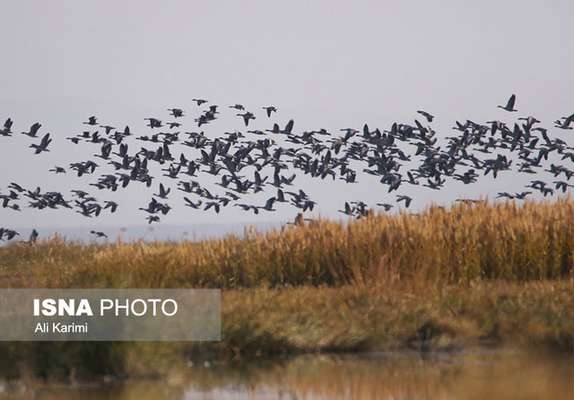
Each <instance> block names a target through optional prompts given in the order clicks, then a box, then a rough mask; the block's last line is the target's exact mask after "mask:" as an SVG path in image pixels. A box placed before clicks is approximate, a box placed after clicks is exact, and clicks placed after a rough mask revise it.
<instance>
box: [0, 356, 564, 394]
mask: <svg viewBox="0 0 574 400" xmlns="http://www.w3.org/2000/svg"><path fill="white" fill-rule="evenodd" d="M0 390H3V391H4V397H3V396H2V395H0V398H14V399H27V398H34V399H42V400H56V399H58V400H71V399H78V398H80V399H82V400H104V399H106V400H136V399H137V400H148V399H149V400H168V399H169V400H200V399H201V400H212V399H214V400H215V399H218V400H219V399H312V400H315V399H389V400H390V399H393V400H395V399H433V400H434V399H468V400H474V399H476V400H478V399H481V400H482V399H488V400H499V399H500V400H502V399H524V400H528V399H572V398H574V359H572V358H567V357H558V356H553V357H550V356H548V355H545V356H540V355H539V356H536V355H525V354H524V353H516V352H508V351H505V352H500V351H498V352H473V353H464V354H460V353H459V354H434V355H424V356H421V355H420V354H411V353H377V354H369V355H361V356H356V355H355V356H353V355H308V356H299V357H295V358H291V359H285V360H280V361H259V362H250V363H244V364H234V365H223V364H222V365H219V364H203V363H202V364H199V365H192V366H190V367H189V368H188V369H186V370H185V371H178V372H177V373H174V374H172V375H170V376H169V377H167V378H166V379H165V380H162V381H128V382H124V383H121V384H107V385H104V386H93V387H86V386H84V387H77V388H71V387H62V388H56V387H50V388H46V387H44V388H35V389H31V388H26V387H24V386H21V385H20V387H18V385H17V384H13V383H11V384H4V385H3V386H1V387H0ZM7 396H9V397H7Z"/></svg>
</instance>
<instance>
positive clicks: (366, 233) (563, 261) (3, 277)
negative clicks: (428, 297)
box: [0, 199, 574, 288]
mask: <svg viewBox="0 0 574 400" xmlns="http://www.w3.org/2000/svg"><path fill="white" fill-rule="evenodd" d="M573 252H574V201H572V200H570V199H563V200H559V201H557V202H554V203H534V202H525V203H523V204H517V203H514V202H506V203H496V204H489V203H486V202H485V203H479V204H475V205H465V204H460V205H455V206H453V207H452V208H450V209H443V208H441V207H437V206H431V207H430V208H428V209H427V210H426V211H424V212H422V213H420V214H418V215H412V214H407V213H402V214H399V215H384V214H382V215H374V216H372V217H368V218H365V219H362V220H358V221H352V222H349V223H346V224H345V223H338V222H330V221H326V220H317V221H314V222H312V223H309V224H306V225H304V226H297V227H287V228H284V229H281V230H275V231H271V232H268V233H265V234H258V233H255V232H249V231H248V232H246V234H245V235H244V237H239V236H233V235H232V236H227V237H225V238H222V239H218V240H206V241H201V242H189V241H183V242H177V243H175V242H153V243H144V242H138V243H122V242H121V241H120V240H118V241H117V242H115V243H112V244H107V245H85V244H79V243H73V242H66V241H64V240H62V239H59V238H54V239H51V240H46V241H43V242H40V243H38V244H37V245H34V246H29V245H26V244H23V243H22V244H18V243H16V244H13V245H9V246H5V247H2V248H0V285H2V286H11V287H17V286H45V287H192V286H193V287H218V288H249V287H259V286H265V287H282V286H299V285H315V286H340V285H348V284H364V283H366V284H372V283H377V284H381V283H384V282H388V283H389V282H400V281H410V282H425V283H439V284H453V283H455V284H456V283H470V282H473V281H476V280H511V281H529V280H542V279H558V278H564V277H569V276H570V275H571V273H572V266H573V255H574V253H573Z"/></svg>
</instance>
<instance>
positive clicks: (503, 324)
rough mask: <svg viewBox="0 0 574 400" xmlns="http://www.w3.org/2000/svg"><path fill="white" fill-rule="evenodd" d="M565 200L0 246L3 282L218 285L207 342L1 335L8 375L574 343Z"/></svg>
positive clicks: (572, 241) (569, 212) (572, 212)
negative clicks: (215, 232)
mask: <svg viewBox="0 0 574 400" xmlns="http://www.w3.org/2000/svg"><path fill="white" fill-rule="evenodd" d="M573 222H574V202H572V201H570V200H562V201H558V202H556V203H548V204H547V203H543V204H536V203H525V204H524V205H522V206H517V205H515V204H514V203H502V204H497V205H489V204H478V205H471V206H466V205H459V206H456V207H454V208H453V209H451V210H444V209H441V208H437V207H434V208H430V209H429V210H427V211H426V212H425V213H422V214H420V215H407V214H403V215H398V216H385V215H380V216H374V217H370V218H367V219H364V220H361V221H356V222H352V223H349V224H347V225H341V224H338V223H333V222H329V221H317V222H314V223H312V224H308V225H305V226H300V227H290V228H287V229H284V230H280V231H275V232H270V233H267V234H261V235H259V234H256V233H254V232H251V233H248V234H247V235H246V236H245V237H241V238H240V237H235V236H230V237H226V238H224V239H221V240H211V241H203V242H198V243H191V242H184V243H165V242H161V243H132V244H126V243H121V242H117V243H114V244H108V245H82V244H75V243H69V242H65V241H62V240H60V239H57V238H55V239H53V240H49V241H45V242H41V243H38V244H36V245H34V246H30V245H27V244H23V243H22V244H18V243H15V244H12V245H9V246H5V247H2V248H0V285H1V286H3V287H220V288H223V289H224V292H223V306H222V313H223V315H222V318H223V341H222V342H220V343H216V344H213V343H212V344H183V343H172V344H158V343H143V344H141V343H140V344H134V343H5V344H0V355H1V356H0V360H1V361H0V369H1V370H3V374H4V375H7V374H13V375H20V374H30V375H31V376H36V377H38V376H39V377H45V378H54V379H68V378H69V377H70V376H79V377H88V376H94V375H105V374H111V375H119V376H121V375H134V374H136V375H142V374H143V375H148V374H162V373H165V371H167V370H169V369H170V368H174V367H176V366H178V365H179V364H178V362H181V363H185V362H186V361H187V360H189V359H202V358H208V359H214V358H224V359H232V360H240V359H244V358H246V357H264V356H268V355H275V354H283V353H295V352H309V351H361V350H381V349H388V348H397V347H399V348H413V349H417V350H423V351H424V350H428V349H457V348H462V347H465V346H473V345H480V344H502V343H512V344H513V345H516V344H522V345H525V346H530V347H532V346H534V347H536V348H551V349H558V350H560V351H569V352H572V351H574V295H573V293H574V291H573V290H574V281H573V280H572V265H573V261H574V259H573V255H574V224H573Z"/></svg>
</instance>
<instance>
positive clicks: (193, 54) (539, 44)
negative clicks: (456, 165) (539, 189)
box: [0, 0, 574, 227]
mask: <svg viewBox="0 0 574 400" xmlns="http://www.w3.org/2000/svg"><path fill="white" fill-rule="evenodd" d="M0 13H1V15H2V24H0V38H1V39H0V43H1V49H2V68H1V73H0V88H1V90H0V119H1V120H2V122H3V120H4V119H5V118H7V117H12V118H13V119H14V121H15V126H14V130H15V132H20V131H22V130H24V129H27V128H28V127H29V125H31V124H32V123H33V122H36V121H40V122H41V123H42V124H43V128H42V132H51V133H52V134H53V136H54V143H53V146H52V147H53V150H52V151H51V152H50V153H47V154H43V155H42V156H39V157H33V156H32V154H31V149H28V148H27V146H28V145H29V144H30V140H28V138H26V137H24V136H23V135H19V137H15V138H2V137H0V170H1V171H2V181H1V182H0V191H5V187H6V185H8V184H9V182H11V181H17V182H22V183H24V184H26V185H29V186H32V185H40V186H42V189H43V190H52V189H58V190H69V189H70V188H71V187H72V186H73V187H75V186H77V185H76V182H81V181H77V179H74V178H71V177H68V178H63V177H62V176H54V175H51V174H48V173H46V172H44V171H45V170H47V169H48V168H49V167H51V166H52V165H56V164H63V165H66V164H67V163H68V162H70V161H79V160H81V159H82V158H83V157H85V156H86V155H89V154H92V153H93V152H95V150H96V147H89V146H81V147H74V146H71V145H70V144H69V142H67V141H65V140H64V138H65V137H66V136H71V135H73V134H76V133H78V132H80V130H82V128H83V126H82V124H81V122H82V121H84V120H85V119H86V118H87V117H88V116H90V115H92V114H95V115H97V116H98V117H99V118H100V120H101V122H103V123H109V124H110V125H114V126H118V127H123V126H124V125H125V124H129V125H130V126H131V127H132V130H134V131H136V133H139V134H147V133H148V130H147V128H145V127H144V121H143V118H144V117H148V116H158V117H165V116H166V112H165V109H166V108H168V107H182V108H184V109H186V110H187V111H190V112H194V110H195V106H194V104H193V103H192V102H191V99H192V98H193V97H204V98H207V99H209V100H210V101H211V102H214V103H216V104H220V105H221V106H227V105H229V104H235V103H242V104H245V105H246V106H247V108H248V109H253V110H256V111H260V107H261V106H262V105H267V104H274V105H276V106H277V107H278V108H279V109H280V110H279V113H278V114H277V118H274V119H273V121H275V120H276V121H277V122H280V123H281V124H283V123H285V122H286V121H287V120H289V119H290V118H294V119H295V128H296V130H298V131H301V130H310V129H315V128H320V127H325V128H327V129H333V130H335V129H338V128H345V127H357V128H360V127H361V126H362V125H363V123H365V122H368V123H369V125H370V126H371V127H372V128H375V127H380V128H386V127H389V126H390V125H391V124H392V122H393V121H401V122H412V120H413V118H414V117H416V114H415V111H416V110H417V109H425V110H427V111H429V112H431V113H433V114H435V115H436V116H437V119H436V123H434V124H433V126H434V128H435V129H436V130H437V131H438V135H439V136H442V137H444V136H448V135H451V134H452V133H453V132H454V131H452V130H451V129H450V127H451V126H452V125H453V123H454V121H455V120H457V119H458V120H461V121H464V120H465V119H467V118H470V119H473V120H475V121H477V122H483V121H486V120H489V119H492V118H501V119H505V118H508V117H509V116H508V115H506V114H505V113H504V111H502V110H500V109H497V108H496V105H497V104H504V102H505V101H506V99H507V98H508V96H509V95H510V94H511V93H516V94H517V96H518V101H517V108H518V109H519V110H520V112H519V115H520V116H526V115H535V116H537V117H538V118H539V119H541V120H542V121H543V122H544V123H545V125H546V126H548V127H551V126H552V124H551V122H552V121H553V120H554V119H556V118H558V117H561V116H564V115H567V114H568V115H569V114H570V113H572V112H573V111H574V109H573V107H574V102H573V101H572V89H574V73H573V71H574V39H572V38H574V24H572V16H573V15H574V2H572V1H569V0H553V1H531V0H523V1H500V0H498V1H480V2H478V1H455V0H452V1H451V0H443V1H333V0H331V1H327V0H325V1H288V2H278V1H268V0H267V1H241V2H240V1H169V0H164V1H161V2H157V1H148V0H138V1H108V0H100V1H97V2H79V1H76V0H67V1H61V0H54V1H49V2H44V1H24V0H20V1H10V2H8V1H5V2H3V3H2V5H0ZM227 110H229V109H227ZM227 110H226V111H227ZM229 111H230V110H229ZM230 115H232V114H230ZM516 116H517V115H513V116H512V117H516ZM187 121H188V123H187V125H186V127H187V128H188V130H191V128H192V120H191V118H189V119H188V120H187ZM256 122H257V124H256V127H258V128H263V129H265V128H269V127H270V125H271V122H269V121H266V120H265V119H264V117H263V114H258V119H257V121H256ZM241 124H242V122H241V121H240V120H239V119H237V120H236V119H235V118H234V117H229V118H226V119H225V120H223V121H216V123H215V124H213V125H212V126H210V127H207V128H206V133H207V134H208V135H218V134H221V133H222V132H224V131H225V130H228V129H229V130H233V129H242V126H241ZM556 134H557V135H561V136H560V137H562V138H565V137H567V136H568V134H567V133H561V132H558V133H556ZM78 149H84V150H81V152H80V153H79V154H78V155H77V156H76V155H75V154H70V151H76V150H78ZM92 150H94V151H92ZM299 175H301V174H299ZM298 178H299V176H298ZM528 179H529V177H525V178H517V177H516V176H512V175H507V178H506V179H500V180H498V179H497V181H495V182H493V181H492V179H491V178H486V179H483V180H481V183H480V184H478V185H474V186H472V187H469V186H463V185H450V186H449V187H448V190H443V191H441V192H435V191H430V190H423V191H421V190H418V189H410V188H409V189H406V190H402V191H401V193H406V194H408V193H410V194H415V195H416V206H418V207H420V206H424V205H425V204H427V203H428V202H430V201H435V202H447V201H449V200H452V199H453V198H455V197H457V196H467V197H472V196H476V195H478V194H480V193H483V194H486V193H491V195H493V194H495V193H496V191H497V190H514V191H518V190H520V189H521V188H522V186H523V183H524V182H527V181H528ZM298 180H299V179H298ZM91 181H93V179H92V180H91ZM363 181H364V183H362V184H358V185H354V186H352V187H351V186H346V185H344V184H330V183H327V182H320V181H319V183H320V184H317V183H315V184H309V183H307V181H306V180H305V179H301V180H299V182H302V183H301V185H302V187H303V188H304V189H307V190H308V191H309V193H310V194H311V196H312V198H313V199H315V200H317V201H318V202H319V204H320V207H319V209H318V214H321V215H325V216H336V215H337V213H336V210H337V208H340V207H341V205H342V204H343V203H344V201H345V200H354V199H363V200H365V201H368V202H371V203H373V202H375V201H384V200H385V199H389V198H392V199H394V193H393V194H392V196H390V197H389V196H388V195H386V189H385V188H384V187H383V186H381V185H379V186H377V185H376V184H373V182H375V183H376V180H369V179H366V178H365V179H363ZM312 182H318V181H312ZM86 183H87V182H86ZM80 186H81V185H80ZM148 194H151V193H149V192H146V191H145V190H141V189H136V188H135V187H133V188H131V189H130V190H129V191H128V192H126V193H125V194H123V195H116V194H114V195H112V194H110V195H108V194H107V193H101V194H98V198H100V199H101V200H104V199H113V198H115V199H118V200H119V201H120V207H121V208H122V211H121V213H120V214H117V215H114V216H104V217H102V218H100V219H99V220H98V221H91V220H86V219H85V218H82V217H80V216H77V215H74V214H73V213H71V212H65V211H48V212H37V211H35V210H25V211H24V212H23V213H15V212H11V211H6V210H2V209H0V221H1V223H0V226H16V227H17V226H78V225H86V224H88V223H90V224H91V223H97V224H102V225H130V224H141V223H142V222H143V217H144V215H143V214H142V213H141V212H138V211H137V210H136V208H137V207H139V206H145V204H146V203H147V201H148V200H149V197H150V196H149V195H148ZM491 197H492V196H491ZM173 203H174V206H175V207H177V208H176V209H175V211H174V212H173V213H172V214H171V215H169V216H168V217H166V218H165V219H164V222H166V223H180V224H193V223H206V222H212V221H218V222H232V221H251V220H253V221H263V220H277V219H281V218H291V217H292V216H293V215H295V213H296V209H294V208H291V207H284V208H282V209H281V210H280V212H278V213H275V214H263V215H261V216H259V217H258V218H254V217H253V216H252V214H247V213H243V212H240V211H238V209H237V208H233V207H230V208H228V209H226V210H225V212H223V213H222V214H221V215H220V216H218V217H217V219H215V217H214V214H212V213H203V212H198V211H193V210H191V209H188V208H187V209H184V207H183V206H182V204H180V202H179V200H177V201H173ZM135 205H137V207H136V206H135ZM338 215H340V214H338Z"/></svg>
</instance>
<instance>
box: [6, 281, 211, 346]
mask: <svg viewBox="0 0 574 400" xmlns="http://www.w3.org/2000/svg"><path fill="white" fill-rule="evenodd" d="M220 301H221V292H220V290H218V289H0V341H216V340H220V337H221V309H220Z"/></svg>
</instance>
